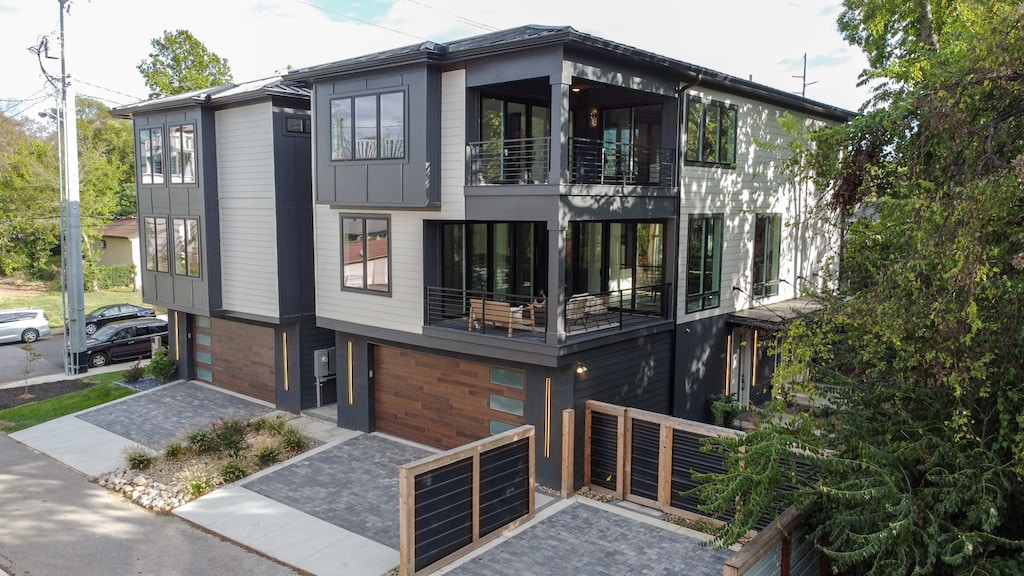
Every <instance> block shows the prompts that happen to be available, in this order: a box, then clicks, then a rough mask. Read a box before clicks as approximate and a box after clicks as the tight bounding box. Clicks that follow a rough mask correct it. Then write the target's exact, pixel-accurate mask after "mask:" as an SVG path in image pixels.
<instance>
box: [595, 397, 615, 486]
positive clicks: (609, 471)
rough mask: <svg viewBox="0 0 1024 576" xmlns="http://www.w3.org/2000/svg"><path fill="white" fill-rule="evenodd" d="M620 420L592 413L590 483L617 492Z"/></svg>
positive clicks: (611, 416)
mask: <svg viewBox="0 0 1024 576" xmlns="http://www.w3.org/2000/svg"><path fill="white" fill-rule="evenodd" d="M618 434H619V420H618V418H617V417H616V416H613V415H610V414H602V413H600V412H592V413H591V426H590V483H591V484H594V485H595V486H600V487H601V488H607V489H608V490H616V489H617V488H616V482H617V481H618V478H616V476H617V475H618V472H617V468H618V449H619V445H618Z"/></svg>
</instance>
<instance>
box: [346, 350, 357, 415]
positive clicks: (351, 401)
mask: <svg viewBox="0 0 1024 576" xmlns="http://www.w3.org/2000/svg"><path fill="white" fill-rule="evenodd" d="M354 374H355V372H354V371H353V370H352V341H351V340H349V341H348V405H349V406H354V405H355V403H356V391H355V388H354V385H355V384H354V382H353V380H354Z"/></svg>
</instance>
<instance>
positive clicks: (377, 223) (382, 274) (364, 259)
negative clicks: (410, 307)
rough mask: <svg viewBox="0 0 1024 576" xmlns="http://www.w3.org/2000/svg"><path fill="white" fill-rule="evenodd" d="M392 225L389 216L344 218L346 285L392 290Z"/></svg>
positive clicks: (342, 229) (342, 223) (343, 273)
mask: <svg viewBox="0 0 1024 576" xmlns="http://www.w3.org/2000/svg"><path fill="white" fill-rule="evenodd" d="M390 224H391V223H390V222H389V221H388V219H387V218H372V217H370V218H367V217H362V216H343V217H342V219H341V238H342V240H341V242H342V246H341V253H342V258H343V259H344V263H343V265H342V279H341V286H342V287H343V288H348V289H352V290H369V291H373V292H385V293H386V292H390V291H391V282H390V275H391V259H390V257H389V256H390V252H391V246H390V241H391V240H390V238H389V236H390Z"/></svg>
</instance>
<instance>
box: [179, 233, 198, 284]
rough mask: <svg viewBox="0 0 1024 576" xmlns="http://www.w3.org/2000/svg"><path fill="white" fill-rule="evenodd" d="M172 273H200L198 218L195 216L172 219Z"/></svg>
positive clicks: (187, 274) (195, 275)
mask: <svg viewBox="0 0 1024 576" xmlns="http://www.w3.org/2000/svg"><path fill="white" fill-rule="evenodd" d="M174 273H175V274H178V275H181V276H194V277H198V276H199V275H200V260H199V220H198V219H196V218H175V219H174Z"/></svg>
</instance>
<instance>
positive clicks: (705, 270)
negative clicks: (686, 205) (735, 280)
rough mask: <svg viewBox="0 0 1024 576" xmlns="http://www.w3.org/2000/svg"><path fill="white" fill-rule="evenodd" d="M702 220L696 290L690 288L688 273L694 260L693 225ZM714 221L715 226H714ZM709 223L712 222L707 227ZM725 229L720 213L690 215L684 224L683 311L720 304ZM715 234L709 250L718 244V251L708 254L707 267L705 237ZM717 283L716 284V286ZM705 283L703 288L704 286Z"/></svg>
mask: <svg viewBox="0 0 1024 576" xmlns="http://www.w3.org/2000/svg"><path fill="white" fill-rule="evenodd" d="M698 221H699V222H701V223H702V227H701V232H700V238H699V240H700V246H701V248H700V255H699V258H700V270H699V272H698V275H699V276H698V282H697V286H698V290H693V284H692V282H691V278H692V277H691V273H692V271H693V264H694V263H693V261H692V258H693V257H694V250H693V247H694V245H695V242H694V234H693V233H694V224H695V223H696V222H698ZM716 222H717V224H718V226H717V228H716V227H715V223H716ZM708 224H711V226H710V227H709V226H708ZM724 228H725V217H724V215H723V214H691V215H690V218H689V221H688V222H687V224H686V301H685V313H686V314H693V313H696V312H703V311H704V310H713V309H715V308H718V307H719V306H721V305H722V256H723V252H724V251H723V249H722V243H723V237H724V235H725V233H724ZM709 235H714V238H713V240H714V241H713V242H712V243H711V244H710V245H711V247H712V250H714V248H716V247H717V249H718V251H717V253H715V252H712V253H711V255H710V260H711V261H712V262H711V266H710V267H709V266H707V263H708V260H709V255H708V245H709V244H708V242H707V239H708V236H709ZM716 284H717V287H715V285H716ZM705 286H706V287H705Z"/></svg>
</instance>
